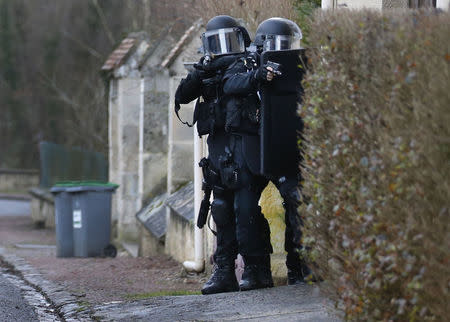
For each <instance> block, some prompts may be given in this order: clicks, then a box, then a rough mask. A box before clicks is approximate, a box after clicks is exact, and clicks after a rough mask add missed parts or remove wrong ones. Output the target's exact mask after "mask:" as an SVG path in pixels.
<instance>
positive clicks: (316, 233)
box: [301, 10, 450, 321]
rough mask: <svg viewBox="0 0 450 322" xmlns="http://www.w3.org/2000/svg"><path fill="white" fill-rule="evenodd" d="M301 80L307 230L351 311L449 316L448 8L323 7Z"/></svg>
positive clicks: (382, 316) (370, 316)
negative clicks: (439, 10) (378, 9)
mask: <svg viewBox="0 0 450 322" xmlns="http://www.w3.org/2000/svg"><path fill="white" fill-rule="evenodd" d="M311 31H312V32H310V34H309V41H310V44H311V45H314V46H316V50H315V51H314V52H313V53H312V54H311V55H310V56H311V57H310V60H311V61H310V63H311V65H312V66H313V70H312V72H311V73H310V74H309V75H307V78H306V80H305V81H304V86H305V89H306V92H305V101H304V104H303V106H301V113H302V115H303V117H304V118H305V120H306V124H307V130H306V131H307V135H306V138H307V141H308V144H307V145H308V146H307V151H306V153H307V159H306V167H307V171H306V176H305V183H304V185H305V188H304V192H305V194H306V195H308V196H309V197H310V198H311V203H310V204H309V205H308V206H307V207H305V208H306V209H305V217H306V219H307V227H308V230H307V232H306V236H305V238H304V241H305V242H306V243H307V244H308V245H310V246H311V247H312V252H311V253H310V255H311V257H312V259H313V260H314V262H315V263H316V264H317V269H318V271H319V274H320V275H322V277H323V278H324V279H325V280H327V281H328V282H329V285H330V286H331V290H332V291H333V292H334V294H335V295H337V298H338V304H339V306H340V307H342V308H343V309H344V310H345V313H346V318H347V319H352V320H353V319H357V320H401V321H404V320H410V321H414V320H416V321H422V320H425V319H433V318H435V319H437V320H445V319H447V318H448V316H450V315H449V309H448V308H449V307H450V305H449V303H450V297H449V286H450V262H449V261H450V230H449V228H450V220H449V214H450V212H449V208H450V68H449V67H450V50H449V40H450V16H449V15H448V14H437V13H435V12H431V11H428V12H415V11H404V12H403V11H402V12H399V11H397V12H390V11H387V12H383V13H381V12H374V11H349V10H339V11H335V12H334V13H333V12H328V13H324V12H319V13H317V15H316V16H315V17H314V20H313V22H312V25H311Z"/></svg>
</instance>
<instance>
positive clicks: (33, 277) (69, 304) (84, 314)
mask: <svg viewBox="0 0 450 322" xmlns="http://www.w3.org/2000/svg"><path fill="white" fill-rule="evenodd" d="M0 260H3V261H4V262H5V263H7V264H8V265H10V266H11V267H12V268H13V269H14V271H15V273H17V275H19V276H20V277H21V278H22V279H23V280H24V281H25V282H26V283H28V284H29V285H30V286H32V287H33V288H35V289H36V290H38V291H39V292H40V293H41V294H42V295H43V296H44V297H45V298H46V299H47V300H48V301H49V302H50V303H51V304H52V306H53V307H54V309H55V310H56V312H57V313H58V314H59V316H60V317H61V318H62V319H63V320H64V321H92V320H93V319H92V316H93V314H94V312H93V311H92V309H91V308H90V307H86V305H85V304H84V302H82V301H81V300H80V298H79V297H76V296H74V295H72V294H70V293H69V292H66V291H65V290H64V289H63V288H62V287H61V286H58V285H55V284H54V283H52V282H49V281H47V280H46V279H44V278H43V277H42V274H40V273H39V272H38V271H37V270H36V269H34V268H33V267H32V266H31V265H29V264H28V263H27V262H26V261H25V260H24V259H23V258H21V257H18V256H16V255H15V254H12V253H11V252H8V251H7V250H6V249H5V248H2V247H0Z"/></svg>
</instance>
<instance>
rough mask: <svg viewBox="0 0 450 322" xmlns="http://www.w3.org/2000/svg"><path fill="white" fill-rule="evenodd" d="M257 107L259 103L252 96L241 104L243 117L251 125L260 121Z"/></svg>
mask: <svg viewBox="0 0 450 322" xmlns="http://www.w3.org/2000/svg"><path fill="white" fill-rule="evenodd" d="M259 107H260V104H259V101H258V99H257V98H256V96H254V95H251V96H248V97H246V98H244V100H243V102H242V110H243V113H244V117H245V118H246V119H247V120H249V121H250V123H252V124H258V123H259V121H260V111H259Z"/></svg>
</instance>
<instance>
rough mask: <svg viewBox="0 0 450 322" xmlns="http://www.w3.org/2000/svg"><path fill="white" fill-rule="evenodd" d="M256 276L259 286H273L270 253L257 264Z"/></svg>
mask: <svg viewBox="0 0 450 322" xmlns="http://www.w3.org/2000/svg"><path fill="white" fill-rule="evenodd" d="M258 278H259V283H260V286H261V288H267V287H273V279H272V269H271V266H270V255H266V256H264V257H263V258H262V263H261V265H260V266H259V272H258Z"/></svg>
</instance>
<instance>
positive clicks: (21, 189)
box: [0, 169, 39, 193]
mask: <svg viewBox="0 0 450 322" xmlns="http://www.w3.org/2000/svg"><path fill="white" fill-rule="evenodd" d="M38 185H39V170H23V169H0V193H27V191H28V189H30V188H31V187H36V186H38Z"/></svg>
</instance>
